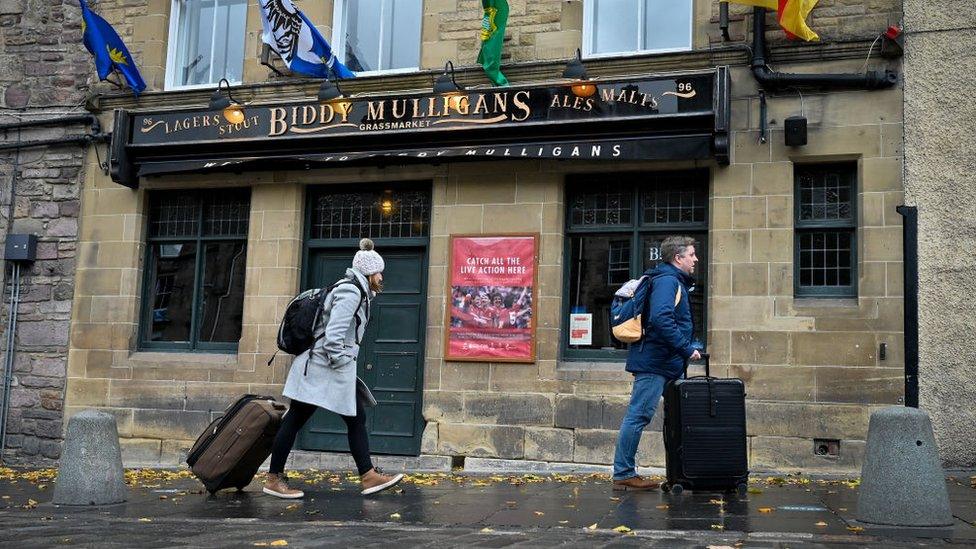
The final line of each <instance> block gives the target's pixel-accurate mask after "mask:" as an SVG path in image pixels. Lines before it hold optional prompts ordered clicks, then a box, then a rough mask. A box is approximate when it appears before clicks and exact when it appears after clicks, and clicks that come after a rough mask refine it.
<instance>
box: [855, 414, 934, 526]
mask: <svg viewBox="0 0 976 549" xmlns="http://www.w3.org/2000/svg"><path fill="white" fill-rule="evenodd" d="M857 520H858V521H860V522H863V523H866V524H877V525H883V526H897V527H908V528H927V527H941V528H945V527H947V526H952V510H951V509H950V507H949V492H948V490H947V489H946V483H945V473H944V472H943V470H942V463H941V461H940V459H939V450H938V448H937V447H936V445H935V436H934V435H933V434H932V421H931V420H930V419H929V415H928V414H927V413H925V412H923V411H921V410H919V409H917V408H906V407H904V406H891V407H889V408H883V409H881V410H877V411H875V412H874V413H873V414H871V423H870V425H869V426H868V441H867V449H866V451H865V455H864V463H863V465H862V466H861V491H860V494H858V499H857Z"/></svg>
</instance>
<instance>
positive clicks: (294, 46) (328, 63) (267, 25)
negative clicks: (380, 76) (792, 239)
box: [258, 0, 356, 78]
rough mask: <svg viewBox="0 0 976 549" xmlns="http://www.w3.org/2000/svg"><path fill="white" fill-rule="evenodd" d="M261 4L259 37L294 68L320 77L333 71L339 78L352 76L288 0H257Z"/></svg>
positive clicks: (317, 32) (324, 76)
mask: <svg viewBox="0 0 976 549" xmlns="http://www.w3.org/2000/svg"><path fill="white" fill-rule="evenodd" d="M258 4H259V5H260V6H261V24H262V25H263V26H264V33H263V34H262V35H261V39H262V40H263V41H264V43H265V44H267V45H269V46H271V49H273V50H274V51H275V53H277V54H278V55H280V56H281V59H282V60H283V61H284V62H285V65H287V66H288V68H289V69H291V70H292V71H294V72H298V73H301V74H305V75H308V76H317V77H319V78H328V77H329V74H330V73H335V75H336V76H337V77H339V78H354V77H355V76H356V75H355V74H353V72H352V71H350V70H349V69H348V68H346V66H345V65H343V64H342V63H341V62H340V61H339V60H338V59H336V56H335V54H334V53H332V48H331V47H330V46H329V43H328V42H326V41H325V38H323V37H322V35H321V34H319V31H318V30H317V29H316V28H315V25H312V22H311V21H309V20H308V17H305V14H304V13H302V11H301V10H300V9H298V8H296V7H295V5H294V4H292V3H291V0H258Z"/></svg>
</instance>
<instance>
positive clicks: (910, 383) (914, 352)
mask: <svg viewBox="0 0 976 549" xmlns="http://www.w3.org/2000/svg"><path fill="white" fill-rule="evenodd" d="M895 210H896V211H897V212H898V213H899V214H901V216H902V217H904V220H903V222H902V265H903V266H904V273H905V281H904V284H905V290H904V294H905V328H904V330H905V406H910V407H912V408H918V208H917V207H915V206H898V207H897V208H895Z"/></svg>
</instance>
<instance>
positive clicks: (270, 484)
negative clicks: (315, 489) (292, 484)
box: [263, 473, 305, 499]
mask: <svg viewBox="0 0 976 549" xmlns="http://www.w3.org/2000/svg"><path fill="white" fill-rule="evenodd" d="M263 492H264V493H265V494H268V495H271V496H274V497H276V498H282V499H298V498H301V497H304V496H305V492H302V491H301V490H295V489H294V488H289V487H288V480H287V479H286V478H285V475H284V473H282V474H280V475H278V474H275V473H268V480H267V481H266V482H265V483H264V490H263Z"/></svg>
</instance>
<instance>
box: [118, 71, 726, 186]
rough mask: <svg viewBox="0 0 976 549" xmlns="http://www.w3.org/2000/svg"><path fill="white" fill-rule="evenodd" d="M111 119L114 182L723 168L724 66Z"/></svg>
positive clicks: (123, 114)
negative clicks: (438, 168) (238, 117)
mask: <svg viewBox="0 0 976 549" xmlns="http://www.w3.org/2000/svg"><path fill="white" fill-rule="evenodd" d="M243 115H244V119H243V121H242V122H240V123H237V124H231V123H229V122H227V121H226V120H225V119H224V117H223V114H222V113H221V112H220V111H210V110H207V109H188V110H168V111H157V112H146V111H124V110H119V111H117V112H116V117H115V128H114V131H113V137H112V153H111V155H112V158H111V167H112V178H113V180H115V181H116V182H118V183H121V184H123V185H126V186H130V187H136V186H137V184H138V178H139V177H141V176H151V175H162V174H169V173H181V172H199V171H220V170H222V171H245V170H285V169H307V168H311V167H315V166H317V165H322V164H323V163H349V162H356V163H373V164H396V163H406V162H428V163H429V162H441V161H451V160H462V159H486V158H507V159H514V158H557V159H586V160H594V159H596V160H640V159H646V160H665V159H676V160H679V159H684V160H687V159H706V158H711V157H714V158H716V159H717V161H718V162H720V163H728V157H729V140H728V125H729V115H730V107H729V76H728V69H727V68H726V67H717V68H715V69H710V70H704V71H694V72H687V73H680V74H663V75H648V76H632V77H627V78H620V79H607V80H591V81H587V82H585V83H582V85H581V83H578V82H572V81H560V82H558V83H547V84H543V85H538V86H512V87H504V88H478V89H471V90H465V91H464V92H462V93H460V94H457V95H441V94H433V93H408V94H401V95H385V96H384V95H370V96H364V97H351V98H344V99H340V100H336V101H332V102H329V103H320V102H318V101H314V100H305V101H300V102H291V103H269V104H261V105H245V106H244V111H243Z"/></svg>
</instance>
